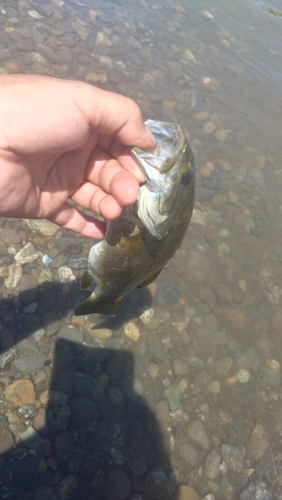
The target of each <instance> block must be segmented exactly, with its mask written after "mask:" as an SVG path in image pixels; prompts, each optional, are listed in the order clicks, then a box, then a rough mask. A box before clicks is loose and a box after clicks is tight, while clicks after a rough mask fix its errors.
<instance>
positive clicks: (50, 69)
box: [0, 0, 282, 500]
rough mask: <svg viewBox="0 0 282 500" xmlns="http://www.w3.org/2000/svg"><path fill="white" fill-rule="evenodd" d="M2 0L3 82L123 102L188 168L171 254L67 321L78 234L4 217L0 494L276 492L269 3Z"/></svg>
mask: <svg viewBox="0 0 282 500" xmlns="http://www.w3.org/2000/svg"><path fill="white" fill-rule="evenodd" d="M0 7H1V13H0V24H1V30H0V73H13V72H15V73H16V72H30V73H39V74H48V75H54V76H59V77H65V78H72V79H80V80H84V81H88V82H90V83H93V84H96V85H98V86H100V87H102V88H105V89H109V90H113V91H116V92H120V93H123V94H125V95H128V96H130V97H132V98H133V99H135V100H136V101H137V102H138V103H139V104H140V106H141V108H142V111H143V114H144V118H151V119H162V120H173V121H174V120H175V121H177V122H179V123H181V124H182V125H183V127H184V129H185V131H186V135H187V138H188V140H189V142H190V144H191V146H192V148H193V150H194V153H195V162H196V169H197V177H196V203H195V210H194V215H193V218H192V222H191V224H190V228H189V230H188V232H187V237H186V239H185V241H184V243H183V245H182V247H181V249H180V251H179V252H178V253H177V254H176V255H175V256H174V258H173V259H172V260H171V261H170V262H169V264H168V265H167V266H166V268H165V269H164V270H163V272H162V274H161V275H160V277H159V278H158V279H157V281H156V283H155V284H154V285H152V286H150V287H149V289H145V290H143V291H142V290H141V291H138V292H133V293H132V294H131V295H130V296H129V297H128V298H127V299H126V300H125V305H124V307H123V310H122V312H121V314H120V315H119V316H118V317H117V318H110V319H106V320H105V318H103V317H101V316H99V315H93V316H89V317H88V318H75V317H73V310H74V308H75V307H76V306H77V305H78V304H79V303H80V302H81V301H82V299H83V297H84V296H85V295H84V293H82V292H80V291H79V288H78V285H77V279H78V278H79V276H81V274H82V272H83V267H84V266H85V261H83V260H81V258H87V255H88V250H89V247H90V245H91V241H90V240H88V239H86V238H82V237H78V236H76V235H74V234H70V233H67V232H66V231H63V230H61V229H58V230H56V229H54V228H51V227H49V225H48V224H45V223H44V222H40V223H39V224H38V225H34V224H33V225H31V224H28V223H27V222H26V221H21V220H16V221H13V220H8V219H3V220H2V221H1V228H2V229H1V231H0V240H1V246H0V257H1V260H0V266H1V267H0V275H1V300H2V307H1V325H2V330H1V348H2V354H1V357H0V366H1V375H0V383H1V387H2V392H3V393H2V397H1V401H0V425H1V435H2V438H1V437H0V450H1V453H2V458H1V459H0V481H1V484H2V486H1V488H2V489H1V494H2V496H3V498H12V499H16V498H32V499H33V498H34V499H36V498H40V499H44V498H54V499H56V498H59V499H63V498H64V499H66V500H70V499H79V498H81V499H82V498H85V499H86V498H87V500H89V499H90V498H95V499H108V498H109V499H111V500H115V499H116V500H118V499H120V500H122V499H124V500H126V499H131V500H141V499H148V498H154V500H155V499H156V498H162V499H165V498H175V499H179V500H185V499H191V498H192V499H199V498H200V499H206V500H221V499H224V500H228V499H230V500H231V499H237V498H240V499H241V500H246V499H250V500H251V499H253V498H257V499H259V500H260V499H266V498H267V499H281V498H282V480H281V470H282V456H281V435H282V434H281V433H282V427H281V414H282V390H281V378H280V377H281V363H282V359H281V321H282V306H281V296H282V266H281V258H282V250H281V248H282V246H281V243H282V232H281V230H282V221H281V215H282V199H281V187H282V186H281V182H282V180H281V179H282V168H281V139H282V125H281V102H280V101H281V99H280V94H281V83H282V70H281V68H282V53H281V49H280V47H281V41H282V40H281V26H282V17H281V12H282V8H281V6H280V2H279V1H273V0H272V1H255V0H237V1H236V2H226V1H223V0H222V1H202V0H198V1H197V2H192V1H186V2H184V1H183V2H182V3H181V2H176V1H175V2H172V1H166V0H163V1H162V2H161V1H158V2H155V3H154V4H150V3H149V2H145V1H144V0H140V1H139V0H136V1H135V2H132V1H129V0H127V1H126V0H120V1H117V2H109V1H103V2H102V1H100V2H99V1H85V0H82V1H78V2H72V1H68V2H65V3H63V2H61V1H60V0H53V1H52V2H50V3H48V1H46V3H42V2H41V1H40V2H37V1H36V0H35V1H33V2H32V1H27V0H19V2H12V1H9V2H8V1H7V2H4V1H2V2H1V3H0ZM8 229H10V230H12V232H11V231H7V230H8ZM52 230H54V234H51V233H50V231H52ZM27 243H30V244H32V245H33V247H31V246H29V247H25V245H26V244H27ZM23 247H25V249H24V250H23V252H22V253H23V255H22V254H21V256H20V257H17V260H15V255H16V254H18V252H19V251H20V250H21V249H22V248H23ZM45 254H47V255H49V256H50V257H51V259H52V261H51V262H50V263H49V264H43V262H42V256H43V255H45ZM15 262H17V264H15ZM142 313H143V314H142ZM62 342H63V344H62ZM68 342H69V343H68ZM82 346H84V347H82ZM81 374H83V375H81ZM87 377H89V378H87ZM27 380H28V381H29V383H28V384H26V382H25V381H27ZM18 382H19V384H20V388H21V394H22V398H19V397H18V396H17V397H16V395H15V393H16V385H17V383H18ZM87 384H88V385H87ZM89 384H90V386H91V390H90V389H89ZM50 387H51V390H52V391H53V392H52V397H51V396H50V395H48V392H46V391H48V389H49V388H50ZM97 387H98V388H97ZM98 389H99V390H98ZM95 391H96V392H95ZM64 394H65V396H64ZM52 398H53V399H52ZM56 398H57V399H56ZM81 398H82V399H81ZM83 398H84V399H83ZM26 402H28V404H29V405H30V406H29V407H28V408H26V407H25V406H24V404H25V403H26ZM23 406H24V409H22V407H23ZM85 415H86V416H85ZM47 423H48V426H47ZM30 426H33V427H34V428H35V429H36V430H38V432H39V436H38V435H37V436H35V437H33V439H34V441H32V440H31V441H29V442H28V443H29V444H28V446H26V444H23V443H27V441H28V440H27V438H26V436H25V435H22V433H23V432H24V431H25V430H26V429H27V428H29V427H30ZM21 436H22V437H21ZM40 439H41V441H40ZM80 440H81V443H80V444H81V446H79V441H80ZM87 440H88V444H87ZM89 443H91V446H90V448H91V449H89ZM152 443H153V444H152ZM157 443H158V444H157ZM12 447H13V449H12ZM154 449H156V450H158V452H156V453H155V454H154ZM164 463H166V464H167V465H169V467H173V468H174V472H173V473H170V471H171V469H167V468H166V469H165V468H164ZM27 471H29V474H27ZM30 471H32V473H31V472H30ZM165 476H167V477H169V479H167V481H165V480H164V477H165ZM160 477H161V481H160V482H161V484H162V485H163V486H162V488H161V490H158V492H157V493H156V489H155V488H156V484H157V483H158V480H159V478H160ZM7 478H8V479H7ZM19 478H20V479H19ZM24 479H25V480H24ZM19 481H20V482H21V484H23V487H22V492H19V490H18V489H17V487H16V485H17V484H19ZM176 484H177V486H176ZM42 488H43V489H42ZM44 488H45V489H44ZM48 495H49V496H48ZM51 495H53V496H51ZM158 495H159V496H158Z"/></svg>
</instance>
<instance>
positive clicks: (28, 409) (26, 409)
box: [18, 403, 37, 419]
mask: <svg viewBox="0 0 282 500" xmlns="http://www.w3.org/2000/svg"><path fill="white" fill-rule="evenodd" d="M18 411H19V413H20V415H22V416H23V417H24V418H26V419H27V418H34V417H35V416H36V415H37V410H36V407H35V406H34V405H31V404H28V403H26V404H24V405H22V406H20V407H19V410H18Z"/></svg>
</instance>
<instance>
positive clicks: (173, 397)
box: [164, 385, 182, 411]
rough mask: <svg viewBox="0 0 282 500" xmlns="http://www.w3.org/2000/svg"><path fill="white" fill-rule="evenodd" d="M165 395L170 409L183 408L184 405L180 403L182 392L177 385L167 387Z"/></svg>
mask: <svg viewBox="0 0 282 500" xmlns="http://www.w3.org/2000/svg"><path fill="white" fill-rule="evenodd" d="M164 395H165V397H166V399H167V401H168V404H169V408H170V411H174V410H178V409H180V410H181V409H182V405H181V403H180V399H181V396H182V394H181V392H180V391H179V390H178V389H177V387H175V385H170V386H169V387H168V388H167V389H165V391H164Z"/></svg>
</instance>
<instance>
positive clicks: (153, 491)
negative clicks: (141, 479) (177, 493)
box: [145, 464, 178, 500]
mask: <svg viewBox="0 0 282 500" xmlns="http://www.w3.org/2000/svg"><path fill="white" fill-rule="evenodd" d="M177 481H178V474H177V471H176V470H175V469H173V468H172V467H171V466H170V465H166V464H165V465H161V466H158V467H156V468H155V469H153V470H152V471H151V472H149V474H148V475H147V477H146V480H145V495H146V496H148V498H150V499H151V498H152V499H154V500H169V499H170V498H171V496H172V494H173V492H174V490H175V488H176V486H177Z"/></svg>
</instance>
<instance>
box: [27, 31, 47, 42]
mask: <svg viewBox="0 0 282 500" xmlns="http://www.w3.org/2000/svg"><path fill="white" fill-rule="evenodd" d="M30 32H31V36H32V38H33V41H34V43H37V44H38V43H39V44H42V43H43V42H44V36H43V35H42V34H41V33H40V32H39V31H38V30H37V29H36V28H31V30H30Z"/></svg>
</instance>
